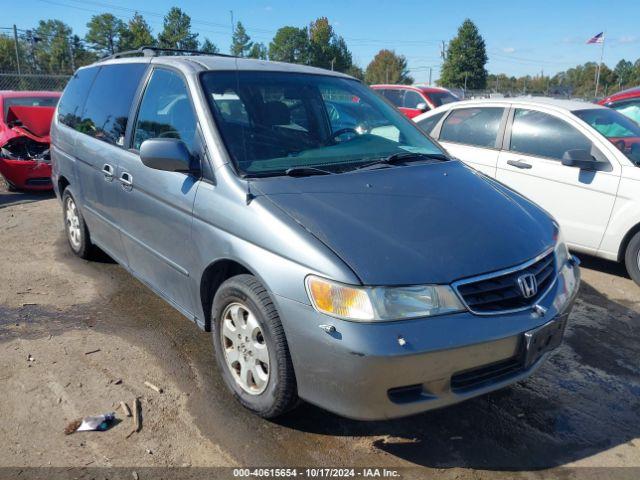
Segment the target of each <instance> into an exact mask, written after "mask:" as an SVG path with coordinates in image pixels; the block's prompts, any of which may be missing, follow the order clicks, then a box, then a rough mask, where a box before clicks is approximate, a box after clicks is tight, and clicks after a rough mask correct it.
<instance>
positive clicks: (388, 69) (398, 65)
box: [364, 49, 413, 85]
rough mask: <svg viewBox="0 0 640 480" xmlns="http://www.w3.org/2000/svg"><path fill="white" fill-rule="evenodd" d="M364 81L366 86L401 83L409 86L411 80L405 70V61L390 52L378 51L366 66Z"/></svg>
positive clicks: (403, 58)
mask: <svg viewBox="0 0 640 480" xmlns="http://www.w3.org/2000/svg"><path fill="white" fill-rule="evenodd" d="M364 79H365V81H366V82H367V83H368V84H370V85H371V84H376V83H402V84H411V83H413V78H411V76H410V75H409V71H408V70H407V59H406V58H405V57H404V56H403V55H396V53H395V52H394V51H392V50H386V49H383V50H380V51H379V52H378V53H377V54H376V56H375V57H373V60H371V63H369V65H367V70H366V72H365V74H364Z"/></svg>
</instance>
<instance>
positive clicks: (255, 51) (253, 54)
mask: <svg viewBox="0 0 640 480" xmlns="http://www.w3.org/2000/svg"><path fill="white" fill-rule="evenodd" d="M247 57H249V58H258V59H260V60H266V59H267V47H266V46H265V44H264V43H257V42H256V43H254V44H253V45H251V49H250V50H249V53H248V54H247Z"/></svg>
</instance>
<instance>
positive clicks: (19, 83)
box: [0, 73, 71, 92]
mask: <svg viewBox="0 0 640 480" xmlns="http://www.w3.org/2000/svg"><path fill="white" fill-rule="evenodd" d="M69 78H71V76H70V75H38V74H31V73H23V74H17V73H0V90H47V91H57V92H60V91H62V90H63V89H64V87H65V86H66V85H67V82H68V81H69Z"/></svg>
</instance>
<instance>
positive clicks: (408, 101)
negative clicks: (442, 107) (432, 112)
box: [404, 90, 427, 108]
mask: <svg viewBox="0 0 640 480" xmlns="http://www.w3.org/2000/svg"><path fill="white" fill-rule="evenodd" d="M421 103H424V104H426V103H427V102H425V101H424V99H423V98H422V97H421V96H420V94H419V93H417V92H414V91H413V90H407V91H406V92H404V107H405V108H418V105H419V104H421Z"/></svg>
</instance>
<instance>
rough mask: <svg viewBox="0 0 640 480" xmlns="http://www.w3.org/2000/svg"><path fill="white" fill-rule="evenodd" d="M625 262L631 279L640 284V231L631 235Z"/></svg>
mask: <svg viewBox="0 0 640 480" xmlns="http://www.w3.org/2000/svg"><path fill="white" fill-rule="evenodd" d="M624 264H625V266H626V267H627V273H628V274H629V276H630V277H631V279H632V280H633V281H634V282H636V284H638V285H640V232H636V234H635V235H634V236H633V237H631V240H630V241H629V244H628V245H627V250H626V252H625V254H624Z"/></svg>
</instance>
